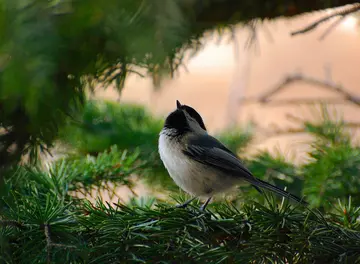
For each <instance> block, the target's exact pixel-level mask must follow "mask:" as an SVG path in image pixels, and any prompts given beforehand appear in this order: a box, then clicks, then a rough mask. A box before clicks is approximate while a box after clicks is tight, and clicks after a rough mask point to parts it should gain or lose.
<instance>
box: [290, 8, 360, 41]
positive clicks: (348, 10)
mask: <svg viewBox="0 0 360 264" xmlns="http://www.w3.org/2000/svg"><path fill="white" fill-rule="evenodd" d="M359 10H360V4H359V3H356V4H353V5H351V6H350V7H344V8H342V9H341V10H339V11H337V12H334V13H332V14H330V15H327V16H324V17H322V18H320V19H318V20H316V21H315V22H313V23H311V24H310V25H308V26H306V27H305V28H303V29H300V30H296V31H293V32H291V36H295V35H299V34H303V33H306V32H309V31H311V30H313V29H315V28H316V27H317V26H319V25H320V24H322V23H324V22H326V21H328V20H329V19H331V18H334V17H337V16H341V17H345V16H347V15H349V14H352V13H355V12H357V11H359ZM335 26H336V25H335ZM331 30H332V29H331ZM327 31H329V30H327ZM324 34H325V33H324ZM327 34H328V33H326V34H325V35H327Z"/></svg>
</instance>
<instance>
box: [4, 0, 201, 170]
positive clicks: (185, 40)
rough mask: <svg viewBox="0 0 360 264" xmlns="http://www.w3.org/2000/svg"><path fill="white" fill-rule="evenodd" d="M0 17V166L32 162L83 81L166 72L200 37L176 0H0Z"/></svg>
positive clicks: (87, 84)
mask: <svg viewBox="0 0 360 264" xmlns="http://www.w3.org/2000/svg"><path fill="white" fill-rule="evenodd" d="M0 17H1V18H0V129H1V130H0V132H1V134H0V166H1V165H6V164H9V163H11V162H12V161H17V160H18V159H19V157H20V155H22V154H26V153H28V154H30V156H29V157H30V159H31V161H33V162H35V161H36V159H37V154H38V151H39V150H42V151H45V150H46V149H47V148H49V147H51V146H52V143H53V141H54V139H55V137H56V136H57V131H58V128H59V127H61V126H62V125H63V122H64V120H65V118H66V115H69V114H70V113H71V112H72V111H73V108H74V107H78V106H79V105H80V104H81V103H82V102H83V100H84V97H85V90H86V88H90V89H94V87H95V85H96V84H99V83H100V84H101V85H102V86H103V87H106V86H107V85H109V84H115V85H116V87H117V88H118V89H119V90H121V89H122V88H123V85H124V82H125V78H126V76H127V75H128V74H130V73H137V74H140V75H144V74H145V75H146V74H148V73H149V74H156V72H157V71H159V70H161V71H167V72H169V73H170V72H173V71H174V70H176V69H177V67H179V65H180V64H181V62H182V57H183V52H184V51H185V50H187V49H189V48H191V49H193V50H196V49H197V47H198V46H199V45H200V44H199V43H200V42H199V40H198V38H196V37H195V38H194V39H193V38H192V37H191V32H190V31H189V28H188V27H187V26H186V24H187V21H186V20H185V19H184V18H183V15H182V11H181V9H180V7H179V6H178V3H177V1H165V2H162V1H142V0H122V1H117V0H106V1H100V2H99V1H95V0H88V1H71V0H64V1H43V0H30V1H20V0H2V1H1V2H0ZM154 36H155V37H154ZM79 103H80V104H79ZM8 150H11V151H10V153H11V154H10V153H9V151H8Z"/></svg>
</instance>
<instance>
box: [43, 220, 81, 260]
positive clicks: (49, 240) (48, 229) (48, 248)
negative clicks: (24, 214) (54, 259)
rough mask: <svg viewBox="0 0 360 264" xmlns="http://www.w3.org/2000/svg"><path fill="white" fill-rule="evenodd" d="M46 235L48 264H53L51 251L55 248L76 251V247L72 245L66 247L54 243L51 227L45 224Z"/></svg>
mask: <svg viewBox="0 0 360 264" xmlns="http://www.w3.org/2000/svg"><path fill="white" fill-rule="evenodd" d="M44 234H45V239H46V251H47V263H48V264H49V263H51V249H52V248H53V247H59V248H66V249H75V248H76V247H75V246H72V245H64V244H58V243H53V242H52V240H51V236H50V225H49V224H44Z"/></svg>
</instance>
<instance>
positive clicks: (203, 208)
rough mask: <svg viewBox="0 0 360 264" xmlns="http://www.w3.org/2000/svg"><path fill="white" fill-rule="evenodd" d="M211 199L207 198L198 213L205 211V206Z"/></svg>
mask: <svg viewBox="0 0 360 264" xmlns="http://www.w3.org/2000/svg"><path fill="white" fill-rule="evenodd" d="M211 198H212V197H209V198H208V199H207V200H206V202H205V203H204V204H203V205H202V206H200V211H205V208H206V206H207V205H208V204H209V202H210V200H211Z"/></svg>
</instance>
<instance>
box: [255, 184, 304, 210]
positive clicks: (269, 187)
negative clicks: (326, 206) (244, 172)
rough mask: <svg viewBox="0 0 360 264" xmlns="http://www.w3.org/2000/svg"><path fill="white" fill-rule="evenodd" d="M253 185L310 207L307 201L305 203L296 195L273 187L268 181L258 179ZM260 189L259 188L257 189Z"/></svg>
mask: <svg viewBox="0 0 360 264" xmlns="http://www.w3.org/2000/svg"><path fill="white" fill-rule="evenodd" d="M252 184H253V185H254V187H255V188H256V187H260V188H264V189H267V190H269V191H272V192H274V193H277V194H279V195H281V196H283V197H285V198H289V199H291V200H293V201H295V202H298V203H300V204H303V205H308V203H307V202H306V201H304V200H303V199H301V198H299V197H297V196H296V195H293V194H291V193H289V192H287V191H285V190H283V189H280V188H279V187H276V186H275V185H272V184H270V183H268V182H266V181H263V180H260V179H256V181H255V182H252ZM256 189H258V188H256Z"/></svg>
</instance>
